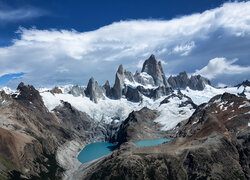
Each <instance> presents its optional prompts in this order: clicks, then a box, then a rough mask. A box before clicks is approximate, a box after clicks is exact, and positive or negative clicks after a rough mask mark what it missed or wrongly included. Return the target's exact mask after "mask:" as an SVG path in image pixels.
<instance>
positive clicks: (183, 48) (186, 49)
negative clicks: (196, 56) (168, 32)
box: [173, 41, 195, 56]
mask: <svg viewBox="0 0 250 180" xmlns="http://www.w3.org/2000/svg"><path fill="white" fill-rule="evenodd" d="M194 47H195V42H194V41H191V42H188V43H185V44H183V45H177V46H175V47H174V49H173V53H177V54H180V55H181V56H187V55H188V54H189V53H190V52H191V50H192V49H193V48H194Z"/></svg>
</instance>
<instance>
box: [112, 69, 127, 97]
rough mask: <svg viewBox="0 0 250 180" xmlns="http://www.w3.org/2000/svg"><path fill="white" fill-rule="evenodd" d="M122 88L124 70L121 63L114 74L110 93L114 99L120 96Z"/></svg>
mask: <svg viewBox="0 0 250 180" xmlns="http://www.w3.org/2000/svg"><path fill="white" fill-rule="evenodd" d="M123 88H124V71H123V65H122V64H121V65H120V66H119V68H118V70H117V72H116V75H115V84H114V87H113V88H112V95H113V97H114V98H115V99H120V98H121V97H122V89H123Z"/></svg>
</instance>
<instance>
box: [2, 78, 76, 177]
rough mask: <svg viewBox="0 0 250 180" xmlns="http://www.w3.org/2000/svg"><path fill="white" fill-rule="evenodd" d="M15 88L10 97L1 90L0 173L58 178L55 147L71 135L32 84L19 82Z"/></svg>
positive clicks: (10, 175)
mask: <svg viewBox="0 0 250 180" xmlns="http://www.w3.org/2000/svg"><path fill="white" fill-rule="evenodd" d="M18 91H19V93H18V94H14V95H12V97H11V96H10V95H7V94H5V92H4V91H1V92H0V123H1V127H2V128H0V139H1V141H0V143H1V145H0V159H1V163H0V164H1V166H0V169H1V170H2V171H1V176H3V177H5V178H7V177H8V178H10V177H12V178H18V177H19V176H20V174H23V176H24V177H28V178H31V177H40V178H42V177H46V176H47V177H49V178H52V179H53V178H56V177H60V176H61V175H62V174H61V173H60V172H62V171H63V169H62V168H61V167H60V166H59V165H57V163H56V159H55V153H56V149H57V147H58V146H60V145H61V144H63V143H64V142H66V141H68V140H70V139H72V138H73V135H74V134H73V132H72V131H70V130H69V129H68V128H67V127H65V126H64V125H62V124H60V122H59V120H58V118H57V117H56V116H55V115H54V114H52V113H49V112H48V110H47V108H46V107H45V106H44V104H43V101H42V98H41V96H40V94H39V92H38V91H37V90H35V88H34V87H33V86H25V85H24V84H23V83H21V84H20V85H19V86H18Z"/></svg>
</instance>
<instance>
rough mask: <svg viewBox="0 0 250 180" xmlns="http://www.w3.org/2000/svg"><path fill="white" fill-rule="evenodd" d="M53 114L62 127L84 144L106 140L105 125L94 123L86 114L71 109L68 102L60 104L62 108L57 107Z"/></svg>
mask: <svg viewBox="0 0 250 180" xmlns="http://www.w3.org/2000/svg"><path fill="white" fill-rule="evenodd" d="M53 112H54V113H55V114H56V116H57V117H58V118H59V119H60V120H61V123H62V124H63V125H65V126H66V127H68V128H70V129H71V130H72V131H74V132H75V133H76V134H79V136H81V138H82V140H83V141H84V142H92V141H105V140H106V135H107V130H106V127H105V126H106V125H105V124H102V123H98V122H96V121H95V120H93V119H92V118H91V117H90V116H89V115H87V114H86V113H84V112H80V111H78V110H77V109H75V108H74V107H72V106H71V104H69V103H68V102H62V106H57V107H56V108H55V109H54V110H53Z"/></svg>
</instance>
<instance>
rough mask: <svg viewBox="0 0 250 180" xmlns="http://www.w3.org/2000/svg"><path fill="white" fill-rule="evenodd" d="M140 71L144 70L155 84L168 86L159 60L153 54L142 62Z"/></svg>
mask: <svg viewBox="0 0 250 180" xmlns="http://www.w3.org/2000/svg"><path fill="white" fill-rule="evenodd" d="M141 72H146V73H147V74H149V75H150V76H152V77H153V79H154V84H155V85H156V86H166V87H169V84H168V82H167V80H166V77H165V73H164V71H163V68H162V65H161V62H160V61H159V62H158V61H157V60H156V58H155V56H154V55H153V54H152V55H151V56H150V57H149V58H148V59H147V60H146V61H145V62H144V63H143V67H142V71H141Z"/></svg>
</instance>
